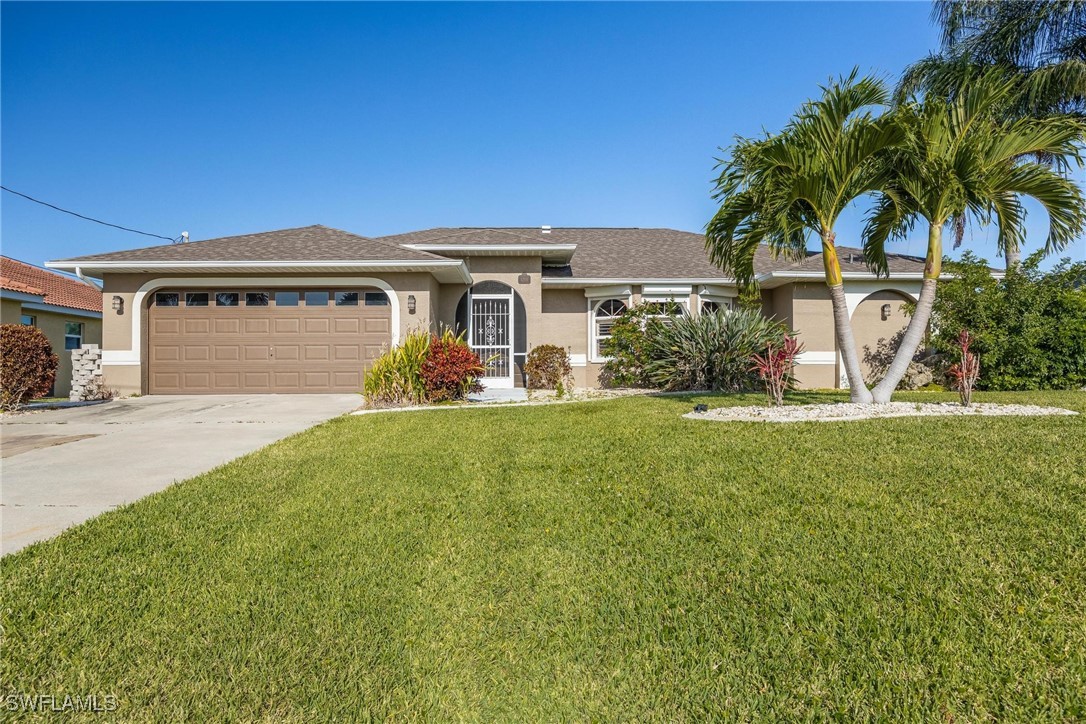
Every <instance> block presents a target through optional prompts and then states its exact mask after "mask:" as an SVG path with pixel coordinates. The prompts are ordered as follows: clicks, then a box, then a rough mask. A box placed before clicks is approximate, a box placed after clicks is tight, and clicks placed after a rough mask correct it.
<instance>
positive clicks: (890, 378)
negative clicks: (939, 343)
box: [871, 223, 943, 402]
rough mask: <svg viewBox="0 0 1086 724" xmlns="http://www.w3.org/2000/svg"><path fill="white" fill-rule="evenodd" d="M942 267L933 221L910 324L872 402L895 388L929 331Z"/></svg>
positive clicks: (940, 238)
mask: <svg viewBox="0 0 1086 724" xmlns="http://www.w3.org/2000/svg"><path fill="white" fill-rule="evenodd" d="M942 268H943V227H942V225H941V224H936V223H932V224H931V225H930V226H929V227H928V258H927V261H926V263H925V264H924V283H923V285H922V286H921V287H920V297H919V299H917V301H916V309H915V310H914V311H913V316H912V319H910V320H909V326H908V327H907V328H906V329H905V336H904V337H903V338H902V340H901V345H900V346H899V347H898V348H897V352H896V353H894V361H893V362H891V363H890V368H889V369H888V370H886V376H885V377H883V378H882V380H881V381H880V382H879V383H878V384H877V385H875V388H874V389H873V390H872V391H871V394H872V396H873V397H874V400H875V402H889V401H890V396H891V395H893V394H894V390H896V389H897V383H899V382H901V378H902V377H904V376H905V373H906V372H907V371H908V370H909V363H910V362H912V361H913V357H914V356H915V355H916V350H918V349H919V348H920V343H921V342H922V341H923V339H924V334H925V333H927V331H928V322H929V321H930V320H931V308H932V305H933V304H934V303H935V287H936V285H937V284H938V280H939V273H940V272H941V271H942Z"/></svg>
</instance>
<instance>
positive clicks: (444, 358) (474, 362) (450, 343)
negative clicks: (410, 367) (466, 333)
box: [422, 332, 485, 402]
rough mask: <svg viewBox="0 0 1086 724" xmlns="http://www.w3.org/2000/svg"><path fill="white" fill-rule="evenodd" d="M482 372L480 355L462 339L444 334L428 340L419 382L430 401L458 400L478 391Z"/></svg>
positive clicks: (450, 334)
mask: <svg viewBox="0 0 1086 724" xmlns="http://www.w3.org/2000/svg"><path fill="white" fill-rule="evenodd" d="M483 372H485V368H484V367H483V363H482V362H481V361H480V360H479V356H478V355H477V354H475V353H474V352H472V351H471V349H470V348H469V347H468V345H467V343H466V342H465V341H464V340H463V339H461V338H459V337H456V336H455V335H453V334H452V333H451V332H446V333H445V334H443V335H441V336H440V337H438V336H436V335H435V336H434V337H433V339H431V340H430V351H429V353H428V354H427V356H426V361H424V362H423V363H422V381H423V384H424V385H425V386H426V395H427V397H428V398H429V399H430V401H432V402H441V401H443V400H461V399H463V398H464V397H466V396H467V395H468V394H469V393H471V392H480V391H481V390H482V389H483V387H482V385H481V384H479V377H480V376H482V374H483Z"/></svg>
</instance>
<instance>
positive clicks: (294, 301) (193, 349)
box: [48, 226, 924, 394]
mask: <svg viewBox="0 0 1086 724" xmlns="http://www.w3.org/2000/svg"><path fill="white" fill-rule="evenodd" d="M838 253H839V256H840V259H841V264H842V269H843V272H844V279H845V293H846V296H847V300H848V306H849V310H850V312H851V314H852V320H853V324H854V328H855V332H856V336H857V342H858V345H859V346H860V347H861V354H862V348H863V346H865V345H868V346H872V347H873V346H874V345H875V344H876V343H877V341H878V340H879V339H880V338H889V337H890V336H892V335H893V334H894V333H895V332H897V331H898V330H899V329H901V327H903V326H904V324H905V323H906V317H905V315H904V313H903V311H902V308H901V307H902V304H901V303H902V302H904V301H905V300H907V299H912V298H914V297H915V296H916V295H917V294H918V293H919V289H920V283H921V277H922V272H923V265H924V264H923V260H922V259H919V258H915V257H908V256H900V255H895V256H891V258H890V271H891V274H890V277H889V278H881V279H880V278H877V277H876V276H875V275H874V274H872V273H871V272H870V271H869V270H868V268H867V266H866V265H865V263H864V259H863V257H862V252H861V251H859V250H856V249H847V248H840V249H839V252H838ZM48 266H50V267H52V268H55V269H64V270H68V271H71V272H74V273H76V274H79V275H89V276H92V277H95V278H100V279H101V280H102V282H103V294H104V298H105V308H106V309H107V314H106V318H105V330H104V332H105V333H104V345H103V350H104V351H103V370H104V375H105V379H106V383H107V384H108V385H109V386H110V387H113V388H114V389H117V390H118V391H120V392H121V393H124V394H132V393H143V394H182V393H188V394H193V393H197V394H201V393H210V394H214V393H237V392H242V393H251V392H280V393H284V392H347V391H357V390H359V389H360V386H361V382H362V372H363V369H364V367H365V366H366V365H368V364H370V363H371V362H372V361H373V360H374V359H375V358H376V357H378V356H379V355H380V354H381V352H382V350H384V349H386V348H388V347H389V346H390V345H395V344H397V342H398V341H399V340H400V339H402V338H403V336H404V335H405V334H406V333H407V332H408V331H409V330H412V329H428V330H435V331H436V330H437V329H439V328H440V327H441V326H442V325H450V326H454V325H455V326H457V327H458V328H459V329H461V330H464V331H465V332H466V333H467V337H468V341H469V343H470V344H471V345H472V346H473V347H474V348H475V349H476V350H477V351H478V352H479V353H480V354H481V355H482V356H483V357H484V358H488V359H491V358H492V359H493V361H492V362H491V364H490V366H489V368H488V372H487V377H486V379H485V380H484V383H485V384H486V385H487V386H490V387H499V388H500V387H514V386H520V385H523V384H524V379H523V375H522V372H521V369H522V365H523V363H524V360H525V356H526V354H527V352H528V350H530V349H531V348H532V347H533V346H535V345H540V344H556V345H560V346H562V347H566V348H568V349H569V351H570V359H571V362H572V365H573V370H574V377H575V382H576V384H577V385H578V386H585V387H592V386H597V385H598V384H599V376H600V372H601V368H602V365H603V363H604V362H605V361H606V360H605V359H604V356H603V354H602V352H601V344H602V342H603V340H604V339H606V338H607V336H608V334H609V332H610V329H611V323H612V321H613V320H614V318H615V317H616V316H617V315H619V314H621V312H622V311H623V310H624V309H626V308H628V307H630V306H632V305H637V304H644V303H651V302H665V301H668V300H674V301H676V302H678V303H679V304H680V305H681V306H682V308H683V309H684V310H685V311H686V313H689V314H699V313H700V312H701V310H703V309H711V308H717V307H728V306H730V305H734V304H735V301H736V298H737V294H738V291H737V288H736V285H735V281H734V279H732V278H730V277H728V276H727V275H725V274H724V273H723V272H722V271H721V270H720V269H719V268H717V267H715V266H714V265H713V264H711V263H710V262H709V260H708V258H707V257H706V254H705V240H704V237H703V236H702V235H701V234H697V233H691V232H686V231H676V230H673V229H640V228H551V227H549V226H543V227H536V228H437V229H427V230H424V231H412V232H408V233H404V234H395V235H392V236H383V237H374V238H370V237H363V236H358V235H356V234H352V233H348V232H346V231H340V230H338V229H332V228H328V227H325V226H307V227H303V228H298V229H283V230H280V231H269V232H264V233H258V234H246V235H242V236H232V237H226V238H221V239H210V240H207V241H198V242H189V243H184V244H167V245H162V246H153V247H148V248H143V249H133V250H130V251H118V252H113V253H107V254H93V255H90V256H83V257H79V258H75V259H64V260H59V261H53V262H49V263H48ZM756 272H757V280H758V282H759V284H760V287H761V294H762V301H763V307H764V312H765V313H766V314H767V315H770V316H773V317H776V318H778V319H780V320H782V321H783V322H784V323H786V324H787V325H789V326H790V327H791V328H792V329H793V330H795V331H796V332H798V333H799V335H800V338H801V340H802V341H803V343H804V345H805V351H804V352H803V354H802V357H801V359H800V360H799V368H798V377H799V380H800V383H801V384H802V385H803V386H805V387H818V388H825V387H839V386H841V385H842V383H843V382H844V380H843V378H844V375H843V369H842V367H841V364H840V361H839V359H838V354H837V349H836V341H835V336H834V333H833V317H832V314H831V309H830V300H829V296H828V294H827V290H826V286H825V283H824V282H823V271H822V259H821V255H820V254H817V253H811V254H809V255H808V256H807V258H805V259H803V260H801V261H792V260H787V259H784V258H774V257H773V256H772V255H771V254H770V253H769V252H768V250H763V251H760V252H759V253H758V257H757V260H756Z"/></svg>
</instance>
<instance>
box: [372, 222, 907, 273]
mask: <svg viewBox="0 0 1086 724" xmlns="http://www.w3.org/2000/svg"><path fill="white" fill-rule="evenodd" d="M379 238H380V239H382V240H385V241H394V242H396V243H399V244H469V243H475V244H479V243H491V244H508V243H517V242H516V241H515V238H520V239H523V240H524V241H523V242H520V243H531V244H576V245H577V250H576V251H575V252H574V253H573V258H572V260H571V261H570V264H569V265H568V266H567V267H545V268H544V275H545V276H552V277H572V278H575V279H631V280H632V279H727V278H728V276H727V275H725V274H724V272H722V271H721V270H720V269H719V268H718V267H716V266H715V265H713V264H712V262H710V261H709V258H708V257H707V256H706V254H705V237H704V236H703V235H702V234H697V233H694V232H690V231H677V230H675V229H638V228H568V227H556V228H553V229H551V230H550V232H549V233H544V232H543V230H542V229H540V228H539V227H531V228H526V227H510V228H492V229H450V228H438V229H425V230H423V231H412V232H408V233H406V234H396V235H393V236H382V237H379ZM837 249H838V251H837V254H838V257H839V259H840V262H841V270H842V271H843V272H845V273H849V272H860V273H868V272H869V271H870V270H869V269H868V268H867V265H866V264H865V263H864V259H863V252H862V251H861V250H860V249H853V248H850V247H838V248H837ZM889 266H890V273H891V274H895V273H896V274H901V273H911V272H922V271H923V270H924V261H923V259H919V258H916V257H911V256H903V255H900V254H893V255H890V259H889ZM754 270H755V273H756V274H766V273H769V272H790V271H791V272H808V271H810V272H821V271H822V254H821V253H814V252H808V255H807V257H806V258H805V259H800V260H794V259H787V258H784V257H779V258H774V257H773V254H772V253H771V252H770V251H769V249H768V248H767V247H762V248H760V249H759V250H758V253H757V255H756V256H755V259H754Z"/></svg>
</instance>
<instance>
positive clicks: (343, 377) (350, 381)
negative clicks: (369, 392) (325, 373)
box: [332, 371, 362, 390]
mask: <svg viewBox="0 0 1086 724" xmlns="http://www.w3.org/2000/svg"><path fill="white" fill-rule="evenodd" d="M332 382H333V384H334V385H335V386H336V387H350V388H351V389H355V390H360V389H362V373H361V372H352V371H343V372H333V373H332Z"/></svg>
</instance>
